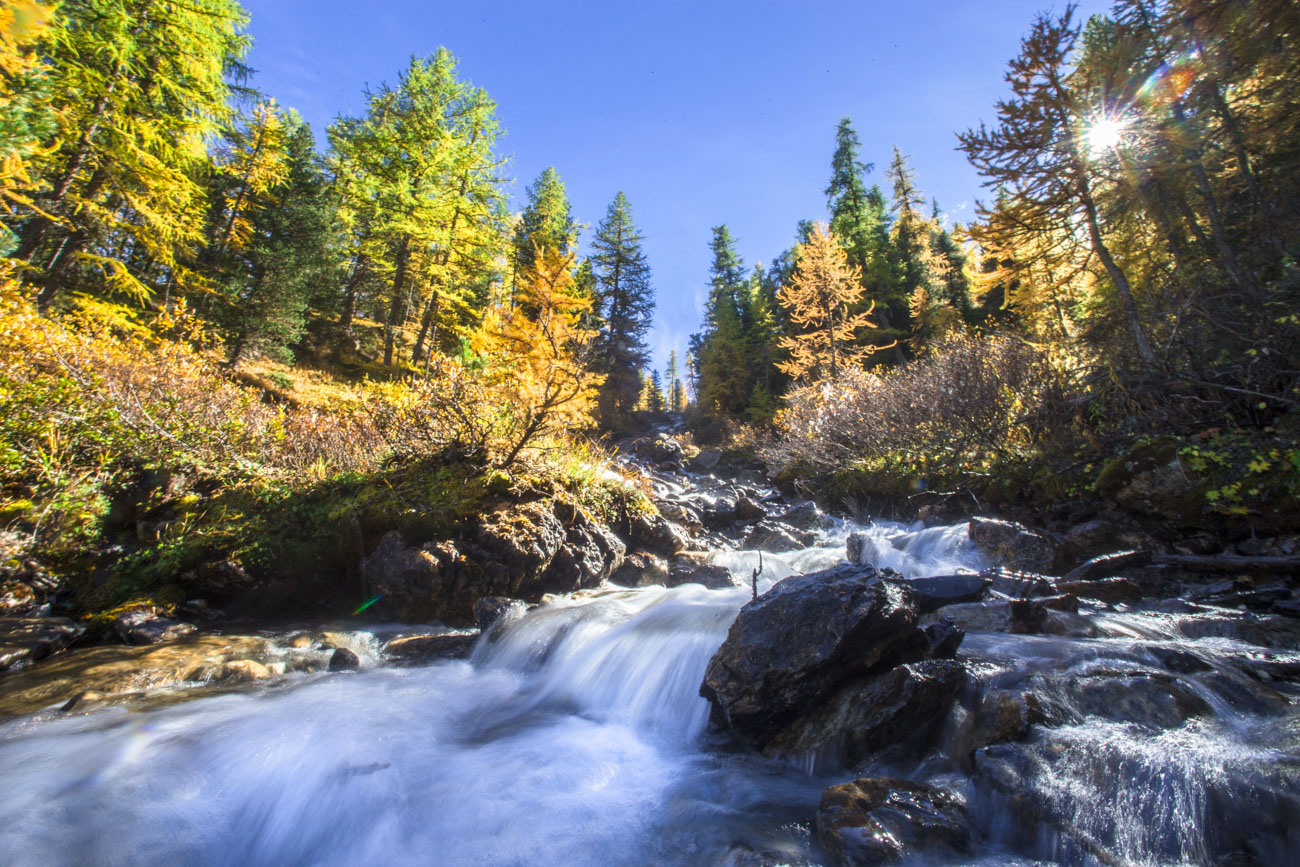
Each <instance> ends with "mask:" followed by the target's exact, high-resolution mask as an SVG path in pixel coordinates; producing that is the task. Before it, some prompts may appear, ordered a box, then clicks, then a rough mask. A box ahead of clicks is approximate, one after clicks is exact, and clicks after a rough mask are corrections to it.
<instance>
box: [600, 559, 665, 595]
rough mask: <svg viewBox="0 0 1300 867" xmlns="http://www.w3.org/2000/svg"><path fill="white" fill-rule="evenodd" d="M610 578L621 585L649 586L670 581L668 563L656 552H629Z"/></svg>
mask: <svg viewBox="0 0 1300 867" xmlns="http://www.w3.org/2000/svg"><path fill="white" fill-rule="evenodd" d="M609 580H610V581H611V582H612V583H614V584H618V585H619V586H621V587H647V586H649V585H651V584H665V583H667V581H668V564H667V563H666V562H665V561H664V559H663V558H662V557H657V556H655V555H654V554H646V553H643V552H642V553H636V554H628V555H627V557H626V558H624V560H623V565H622V566H619V567H618V571H616V572H615V573H614V574H613V575H611V576H610V578H609Z"/></svg>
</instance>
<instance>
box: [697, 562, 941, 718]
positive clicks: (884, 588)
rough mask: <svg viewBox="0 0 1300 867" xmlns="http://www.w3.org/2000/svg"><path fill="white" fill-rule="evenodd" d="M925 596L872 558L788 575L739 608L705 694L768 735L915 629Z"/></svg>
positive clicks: (721, 713)
mask: <svg viewBox="0 0 1300 867" xmlns="http://www.w3.org/2000/svg"><path fill="white" fill-rule="evenodd" d="M916 617H917V611H916V595H915V594H914V593H913V592H912V591H911V590H910V589H908V588H907V587H906V586H905V585H902V584H899V583H895V582H887V581H882V580H880V578H879V576H878V573H877V572H876V570H875V569H873V568H871V567H870V566H863V565H858V564H841V565H839V566H835V567H832V568H830V569H825V570H822V571H820V572H813V573H810V574H808V575H797V576H792V577H790V578H786V579H785V580H783V581H780V582H778V583H777V584H776V586H774V587H773V588H772V589H771V590H769V591H768V592H766V593H764V594H763V595H762V596H760V597H759V598H758V599H756V600H754V601H753V602H750V603H749V604H748V605H746V606H745V607H744V608H742V609H741V610H740V614H739V615H737V617H736V619H735V621H734V622H733V623H732V625H731V629H730V631H729V632H728V633H727V638H726V640H725V641H724V642H723V644H722V647H720V648H719V649H718V651H717V653H715V654H714V655H713V658H712V659H711V660H710V661H709V666H708V669H707V670H706V672H705V675H704V683H703V684H702V685H701V686H700V694H701V695H702V696H704V697H705V698H706V699H708V700H709V702H710V703H711V704H712V705H713V709H714V715H715V719H718V720H721V721H725V722H726V723H727V724H728V725H729V726H730V727H731V728H733V729H734V730H736V731H737V732H739V733H741V734H743V735H745V736H747V737H750V738H752V739H754V740H755V741H757V742H759V743H760V744H761V743H764V742H766V741H767V740H768V739H769V738H771V737H772V736H773V735H775V734H776V733H777V732H778V731H780V730H781V729H782V728H783V727H784V726H785V725H786V724H788V723H789V722H791V721H792V720H793V719H794V718H795V717H797V716H799V715H800V714H801V713H804V712H806V711H807V710H809V709H811V708H812V707H815V706H816V705H817V704H819V703H820V702H822V701H823V700H825V699H826V698H827V697H828V696H829V695H830V694H831V693H832V692H833V691H834V690H835V688H836V687H837V686H838V685H839V684H840V683H842V682H843V681H844V680H846V679H848V678H850V677H852V676H853V675H854V674H856V673H859V672H864V671H867V670H869V669H871V668H872V667H873V666H875V665H876V664H877V663H880V662H881V661H882V660H885V659H887V658H888V657H889V656H890V655H891V653H892V652H893V651H894V650H895V649H896V648H898V647H899V646H900V645H902V644H903V643H904V642H906V641H907V640H908V639H909V638H911V637H912V634H913V633H914V632H915V631H916V629H915V626H916Z"/></svg>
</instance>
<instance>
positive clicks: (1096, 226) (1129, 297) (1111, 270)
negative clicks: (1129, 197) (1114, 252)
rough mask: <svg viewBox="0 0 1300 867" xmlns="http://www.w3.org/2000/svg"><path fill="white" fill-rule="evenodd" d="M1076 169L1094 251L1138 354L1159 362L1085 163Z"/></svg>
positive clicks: (1146, 360) (1152, 363)
mask: <svg viewBox="0 0 1300 867" xmlns="http://www.w3.org/2000/svg"><path fill="white" fill-rule="evenodd" d="M1074 168H1075V173H1076V176H1077V177H1078V178H1079V194H1080V195H1079V198H1080V200H1081V201H1082V202H1083V210H1084V215H1085V217H1086V220H1087V223H1088V239H1089V241H1091V243H1092V251H1093V252H1094V253H1096V254H1097V258H1099V259H1101V264H1102V266H1103V267H1104V268H1105V269H1106V273H1107V274H1109V275H1110V279H1111V282H1112V283H1114V284H1115V291H1116V292H1118V293H1119V297H1120V301H1121V302H1122V303H1123V306H1124V318H1125V320H1126V321H1127V322H1128V328H1129V331H1130V332H1131V333H1132V335H1133V343H1134V344H1135V345H1136V346H1137V351H1138V357H1139V358H1141V359H1142V363H1143V364H1146V365H1147V366H1148V367H1155V366H1156V354H1155V352H1154V350H1152V349H1151V343H1150V342H1149V341H1148V340H1147V335H1146V332H1145V331H1143V330H1142V322H1141V320H1140V319H1139V318H1138V312H1137V305H1136V304H1134V303H1133V290H1132V288H1131V287H1130V286H1129V282H1128V276H1127V275H1126V274H1125V273H1124V270H1123V269H1122V268H1120V267H1119V264H1118V263H1117V262H1116V261H1115V259H1114V257H1113V256H1111V254H1110V248H1109V247H1107V246H1106V243H1105V242H1104V241H1103V240H1102V237H1101V224H1100V222H1099V221H1098V218H1097V204H1096V202H1094V201H1093V199H1092V189H1091V188H1090V187H1089V185H1088V177H1087V174H1086V171H1087V170H1086V168H1085V167H1084V166H1082V165H1078V164H1076V165H1075V167H1074Z"/></svg>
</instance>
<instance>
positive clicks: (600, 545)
mask: <svg viewBox="0 0 1300 867" xmlns="http://www.w3.org/2000/svg"><path fill="white" fill-rule="evenodd" d="M626 553H627V546H626V545H624V544H623V540H622V539H620V538H618V537H617V536H615V535H614V534H613V533H611V532H610V531H609V530H608V528H606V527H605V526H604V525H603V524H600V523H599V522H597V521H595V520H593V519H592V517H591V516H590V515H589V514H587V512H586V511H584V510H582V509H576V508H575V509H574V510H573V520H572V521H570V523H569V525H568V527H567V528H566V529H565V539H564V544H563V545H562V546H561V547H560V550H559V551H557V552H556V553H555V559H554V560H552V561H551V565H550V567H549V568H548V569H547V570H546V572H545V574H544V575H543V576H542V581H543V582H545V584H546V586H547V588H548V589H550V590H551V592H558V593H571V592H573V591H574V590H580V589H589V588H592V587H597V586H599V585H600V583H601V582H602V581H605V580H606V579H607V578H609V577H610V576H612V575H613V574H614V573H615V572H616V571H617V570H618V567H619V566H622V565H623V557H624V555H625V554H626Z"/></svg>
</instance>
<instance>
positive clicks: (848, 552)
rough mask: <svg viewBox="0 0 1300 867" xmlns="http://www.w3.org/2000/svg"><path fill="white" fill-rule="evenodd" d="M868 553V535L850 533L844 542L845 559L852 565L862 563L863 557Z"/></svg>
mask: <svg viewBox="0 0 1300 867" xmlns="http://www.w3.org/2000/svg"><path fill="white" fill-rule="evenodd" d="M866 551H867V535H866V534H865V533H850V534H849V538H848V539H847V540H845V542H844V559H845V560H848V561H849V562H850V563H861V562H862V555H863V554H864V553H866Z"/></svg>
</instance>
